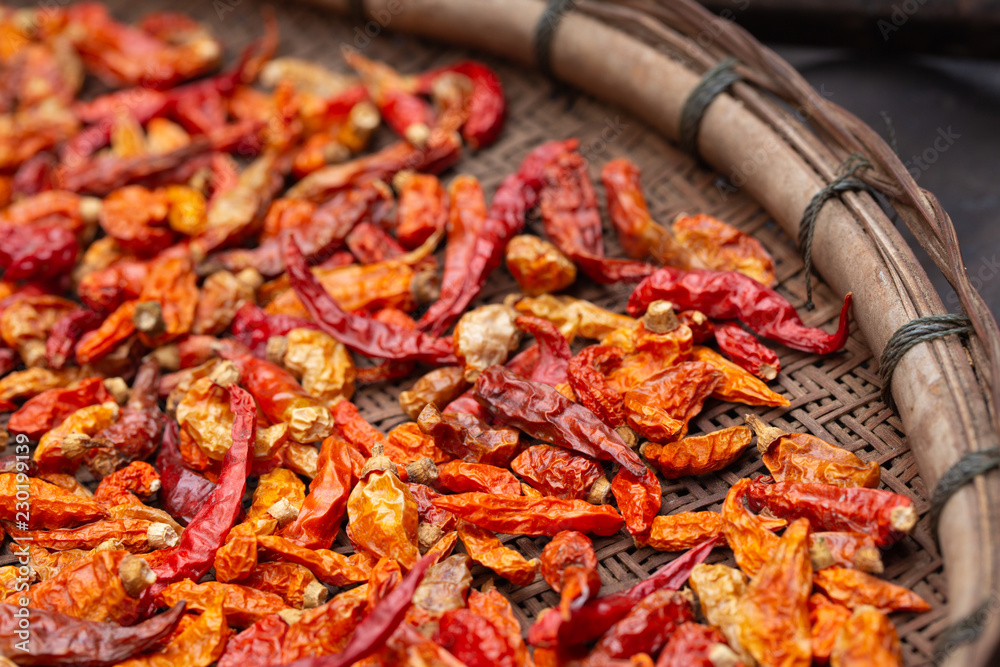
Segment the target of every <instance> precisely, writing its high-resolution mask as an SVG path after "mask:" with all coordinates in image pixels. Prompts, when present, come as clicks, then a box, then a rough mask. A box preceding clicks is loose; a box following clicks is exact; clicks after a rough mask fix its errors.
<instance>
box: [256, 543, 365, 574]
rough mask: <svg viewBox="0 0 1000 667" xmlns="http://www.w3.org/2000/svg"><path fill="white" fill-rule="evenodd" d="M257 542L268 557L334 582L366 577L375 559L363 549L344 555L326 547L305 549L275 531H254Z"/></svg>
mask: <svg viewBox="0 0 1000 667" xmlns="http://www.w3.org/2000/svg"><path fill="white" fill-rule="evenodd" d="M257 545H258V546H259V547H260V548H261V549H264V550H265V552H266V554H265V555H267V556H268V557H277V558H280V559H281V560H284V561H286V562H289V563H296V564H298V565H302V566H304V567H306V568H308V569H309V571H310V572H312V573H313V574H314V575H316V578H317V579H319V580H320V581H324V582H326V583H328V584H332V585H334V586H346V585H347V584H353V583H357V582H359V581H367V580H368V577H369V575H370V574H371V568H372V566H374V565H375V560H374V559H373V558H372V557H371V556H370V555H368V554H367V553H357V554H354V555H353V556H350V557H348V556H344V555H342V554H339V553H337V552H336V551H330V550H328V549H309V548H306V547H302V546H299V545H298V544H296V543H295V542H292V541H291V540H289V539H287V538H284V537H281V536H279V535H258V536H257Z"/></svg>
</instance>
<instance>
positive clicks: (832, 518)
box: [746, 479, 917, 547]
mask: <svg viewBox="0 0 1000 667" xmlns="http://www.w3.org/2000/svg"><path fill="white" fill-rule="evenodd" d="M746 497H747V504H748V505H749V506H750V509H752V510H753V511H755V512H759V511H760V510H761V509H763V508H764V507H767V508H768V509H769V510H771V512H772V513H773V514H774V515H775V516H777V517H778V518H781V519H787V520H788V521H791V520H793V519H798V518H806V519H809V525H810V527H811V529H812V530H816V531H846V532H854V533H864V534H866V535H871V536H872V537H874V538H875V544H876V545H878V546H879V547H886V546H889V545H890V544H894V543H895V542H898V541H899V540H901V539H903V537H904V536H906V535H907V534H909V533H910V532H911V531H912V530H913V527H914V526H915V525H916V523H917V512H916V510H915V509H914V508H913V501H912V500H910V499H909V498H907V497H906V496H902V495H900V494H898V493H893V492H892V491H883V490H881V489H869V488H866V487H853V488H844V487H839V486H833V485H831V484H819V483H811V482H778V483H776V484H763V483H761V480H760V479H758V480H755V481H754V483H753V484H751V485H750V487H749V488H748V489H747V495H746Z"/></svg>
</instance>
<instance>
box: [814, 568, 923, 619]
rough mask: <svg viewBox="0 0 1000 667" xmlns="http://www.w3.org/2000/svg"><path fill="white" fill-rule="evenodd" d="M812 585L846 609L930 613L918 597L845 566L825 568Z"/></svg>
mask: <svg viewBox="0 0 1000 667" xmlns="http://www.w3.org/2000/svg"><path fill="white" fill-rule="evenodd" d="M813 585H814V586H815V587H816V588H817V589H819V590H820V591H821V592H823V593H825V594H826V596H827V597H828V598H830V599H831V600H833V601H834V602H839V603H840V604H842V605H844V606H845V607H847V608H849V609H857V608H859V607H862V606H871V607H875V608H877V609H879V610H881V611H883V612H885V613H889V612H893V611H930V609H931V606H930V605H929V604H927V602H926V601H924V599H923V598H921V597H920V596H919V595H917V594H916V593H914V592H913V591H911V590H908V589H906V588H903V587H902V586H897V585H896V584H893V583H890V582H888V581H885V580H884V579H879V578H878V577H874V576H872V575H870V574H866V573H864V572H861V571H860V570H854V569H851V568H845V567H828V568H824V569H822V570H819V571H817V572H816V574H815V575H813Z"/></svg>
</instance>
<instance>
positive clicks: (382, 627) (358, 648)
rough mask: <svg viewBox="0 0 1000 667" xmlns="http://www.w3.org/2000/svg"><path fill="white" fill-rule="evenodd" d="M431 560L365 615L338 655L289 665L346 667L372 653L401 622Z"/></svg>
mask: <svg viewBox="0 0 1000 667" xmlns="http://www.w3.org/2000/svg"><path fill="white" fill-rule="evenodd" d="M433 560H434V558H433V556H424V557H423V558H421V559H420V560H418V561H417V562H416V563H415V564H414V565H413V567H412V568H411V569H410V571H409V572H407V573H406V576H405V577H403V580H402V581H401V582H399V585H398V586H396V588H394V589H393V590H392V592H391V593H389V594H388V595H386V596H385V597H384V598H382V600H380V601H379V603H378V604H377V605H376V606H375V608H374V609H372V610H370V611H369V612H368V615H367V616H366V617H365V619H364V620H363V621H361V623H359V624H358V626H357V627H356V628H355V629H354V633H353V634H352V635H351V639H350V641H348V642H347V645H346V646H344V647H343V649H342V650H341V652H340V653H339V654H338V655H335V656H329V657H320V658H304V659H302V660H297V661H295V662H293V663H291V665H292V667H347V666H348V665H352V664H354V663H355V662H357V661H358V660H362V659H364V658H365V657H367V656H369V655H371V654H372V653H374V652H375V651H376V650H377V649H378V648H379V646H381V645H382V644H383V643H384V642H385V641H386V640H387V639H388V638H389V637H390V636H391V635H392V633H393V632H394V631H395V630H396V628H397V627H398V626H399V624H400V623H401V622H402V620H403V617H404V616H405V615H406V609H407V607H409V606H410V601H411V600H412V599H413V594H414V592H415V591H416V589H417V586H419V585H420V581H421V580H422V579H423V577H424V574H425V573H426V572H427V568H429V567H430V566H431V563H433Z"/></svg>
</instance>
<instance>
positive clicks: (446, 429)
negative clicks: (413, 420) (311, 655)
mask: <svg viewBox="0 0 1000 667" xmlns="http://www.w3.org/2000/svg"><path fill="white" fill-rule="evenodd" d="M417 424H418V426H419V427H420V430H421V431H423V432H424V433H426V434H428V435H431V436H432V437H433V438H434V443H435V444H436V445H437V446H438V447H439V448H440V449H441V450H442V451H444V452H445V453H447V454H448V455H449V456H453V457H455V458H457V459H462V460H464V461H469V462H470V463H485V464H487V465H492V466H507V465H508V464H510V462H511V461H512V460H513V459H514V457H515V456H517V454H518V453H519V452H520V451H521V439H520V433H518V432H517V431H516V430H515V429H512V428H489V427H487V426H486V425H485V424H483V422H482V421H481V420H480V419H479V418H478V417H476V416H474V415H470V414H464V413H455V414H450V415H442V414H441V413H440V412H438V410H437V408H436V407H435V405H434V404H433V403H429V404H428V405H427V407H425V408H424V409H423V410H421V412H420V414H419V415H418V416H417Z"/></svg>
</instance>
